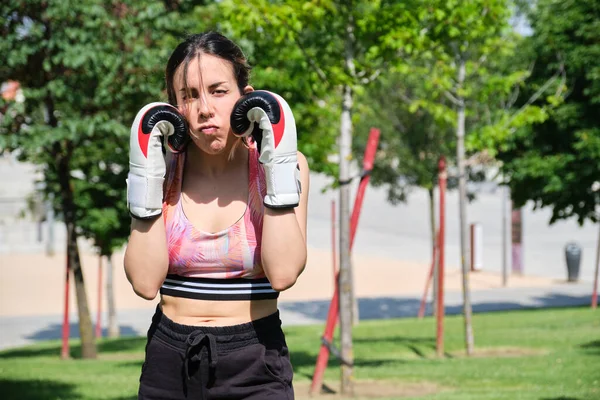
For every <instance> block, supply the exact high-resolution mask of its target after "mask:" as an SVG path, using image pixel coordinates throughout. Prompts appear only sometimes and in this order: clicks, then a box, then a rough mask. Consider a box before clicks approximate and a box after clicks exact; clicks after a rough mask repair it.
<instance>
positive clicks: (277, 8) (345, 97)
mask: <svg viewBox="0 0 600 400" xmlns="http://www.w3.org/2000/svg"><path fill="white" fill-rule="evenodd" d="M411 3H412V2H388V1H334V0H326V1H321V0H313V1H299V0H294V1H285V2H283V1H266V0H255V1H248V2H246V3H244V5H243V6H240V5H238V4H236V3H235V2H223V6H224V7H225V8H224V10H225V11H224V16H225V20H227V21H228V27H229V28H230V29H232V30H233V31H234V32H236V33H237V34H238V35H239V36H240V37H242V36H244V37H252V38H256V37H257V36H258V35H260V36H263V37H265V36H266V37H268V38H269V40H268V41H265V42H263V43H266V45H268V46H271V48H274V49H275V52H273V51H271V52H270V53H269V54H268V55H269V56H272V57H271V58H263V59H261V61H262V60H264V62H265V63H277V62H279V63H282V60H285V55H289V54H290V51H288V50H286V47H287V46H289V45H290V44H292V46H290V47H291V48H292V49H293V50H292V51H291V54H292V55H293V56H294V57H293V60H294V61H297V62H298V64H297V67H296V68H294V67H293V65H292V63H289V62H288V63H284V65H285V66H286V67H290V70H291V71H292V72H295V73H296V74H295V75H290V77H291V78H292V79H293V82H298V83H299V85H302V82H305V81H306V80H316V81H318V83H319V85H318V88H319V89H318V91H317V93H316V95H317V96H319V95H322V94H323V93H328V95H327V96H323V97H321V98H319V97H317V98H313V99H309V101H311V102H312V103H313V109H314V108H315V107H314V104H322V105H323V106H324V107H323V108H325V112H329V113H331V112H332V110H334V111H335V112H336V114H337V117H338V118H339V124H337V127H338V133H337V145H338V148H339V151H335V150H334V149H333V148H332V145H333V144H334V143H335V141H332V140H329V142H328V144H329V146H328V147H321V148H320V149H319V150H318V151H320V154H321V155H322V156H325V157H328V156H330V155H332V154H336V155H337V156H338V159H339V163H338V167H339V172H338V183H340V182H341V183H344V182H348V181H349V180H350V178H351V171H350V166H351V160H352V137H353V119H352V115H353V112H354V109H355V104H354V95H355V93H356V92H357V91H360V90H361V87H362V86H368V85H369V84H370V83H372V82H374V81H375V80H376V79H377V78H378V77H379V75H381V74H382V73H384V72H385V71H386V70H387V68H388V67H389V66H390V65H391V64H393V63H396V62H397V61H398V55H399V54H401V53H402V49H403V46H404V45H405V43H406V41H407V40H406V39H407V36H410V35H411V34H413V33H414V32H416V31H415V30H411V29H410V28H409V27H410V26H411V24H413V25H414V19H412V18H411V16H410V14H409V13H408V11H407V9H410V7H411V6H412V5H411ZM284 44H285V45H284ZM298 55H301V57H298ZM275 60H277V61H275ZM276 85H284V86H285V85H286V84H285V83H282V82H281V81H278V82H277V84H276ZM297 92H298V91H295V93H297ZM308 93H314V92H313V91H308ZM327 101H329V102H330V103H327ZM331 101H335V103H334V104H335V106H333V107H331V106H330V104H331ZM292 104H296V103H295V102H294V100H293V99H292ZM317 126H319V127H321V126H322V125H317ZM309 128H310V130H309V131H312V132H315V135H314V136H312V137H311V139H315V140H316V141H318V142H322V141H321V140H320V137H324V135H325V134H332V133H333V132H332V131H331V130H316V129H315V126H310V127H309ZM333 134H335V133H333ZM330 137H331V136H330ZM306 142H308V141H306ZM306 142H305V143H306ZM301 148H302V146H301ZM314 150H317V149H314ZM307 156H308V158H309V161H311V154H310V153H309V154H307ZM325 165H326V164H325ZM339 207H340V212H339V216H340V225H339V226H340V275H339V287H340V331H341V347H342V351H341V354H342V357H343V359H345V360H347V361H350V362H351V361H352V359H353V356H352V330H351V327H352V319H353V317H352V309H353V304H354V298H353V286H352V268H351V260H350V252H349V247H350V246H349V244H350V235H349V231H350V229H349V228H350V226H349V223H350V192H349V185H347V184H342V185H340V202H339ZM342 392H343V393H344V394H346V393H352V392H353V387H352V367H351V365H350V364H347V363H344V364H343V366H342Z"/></svg>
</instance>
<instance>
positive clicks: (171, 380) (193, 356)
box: [138, 306, 294, 400]
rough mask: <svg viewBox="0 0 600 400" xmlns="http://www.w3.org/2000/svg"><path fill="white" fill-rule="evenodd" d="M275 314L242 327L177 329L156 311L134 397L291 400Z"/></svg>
mask: <svg viewBox="0 0 600 400" xmlns="http://www.w3.org/2000/svg"><path fill="white" fill-rule="evenodd" d="M292 376H293V370H292V365H291V363H290V358H289V353H288V348H287V345H286V343H285V337H284V334H283V331H282V330H281V320H280V319H279V312H276V313H274V314H272V315H269V316H267V317H265V318H261V319H258V320H256V321H252V322H249V323H246V324H241V325H234V326H223V327H199V326H188V325H181V324H177V323H175V322H173V321H172V320H170V319H169V318H167V317H166V316H165V315H164V314H163V313H162V311H161V309H160V306H159V307H157V309H156V313H155V314H154V317H153V318H152V325H151V326H150V329H149V330H148V342H147V344H146V359H145V361H144V364H143V366H142V374H141V376H140V388H139V393H138V399H143V400H171V399H172V400H175V399H178V400H179V399H203V400H204V399H210V400H213V399H214V400H217V399H219V400H221V399H222V400H225V399H227V400H236V399H240V400H241V399H257V400H258V399H261V400H263V399H264V400H267V399H283V400H287V399H293V398H294V391H293V388H292Z"/></svg>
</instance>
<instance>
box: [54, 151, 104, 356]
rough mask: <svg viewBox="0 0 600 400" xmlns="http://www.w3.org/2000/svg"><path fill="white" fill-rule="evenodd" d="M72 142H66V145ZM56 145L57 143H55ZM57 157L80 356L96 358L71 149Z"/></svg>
mask: <svg viewBox="0 0 600 400" xmlns="http://www.w3.org/2000/svg"><path fill="white" fill-rule="evenodd" d="M69 145H71V146H72V144H70V143H67V147H68V146H69ZM57 146H58V144H57ZM66 152H67V154H66V155H65V154H64V153H63V154H62V156H60V157H59V159H58V163H57V166H58V179H59V182H60V190H61V196H62V207H63V213H64V218H65V224H66V226H67V249H68V254H67V257H69V263H70V266H71V271H72V272H73V280H74V282H75V295H76V297H77V312H78V316H79V335H80V337H81V356H82V358H96V341H95V338H94V328H93V325H92V319H91V317H90V310H89V308H88V302H87V296H86V292H85V282H84V280H83V271H82V269H81V261H80V259H79V249H78V247H77V233H76V231H75V226H76V221H75V203H74V202H73V190H72V188H71V182H70V169H69V159H70V153H71V149H69V148H67V149H66Z"/></svg>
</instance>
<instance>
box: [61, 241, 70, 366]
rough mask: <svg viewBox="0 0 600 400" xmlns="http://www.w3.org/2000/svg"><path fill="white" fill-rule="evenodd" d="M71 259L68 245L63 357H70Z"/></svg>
mask: <svg viewBox="0 0 600 400" xmlns="http://www.w3.org/2000/svg"><path fill="white" fill-rule="evenodd" d="M70 263H71V260H70V258H69V246H68V245H67V273H66V276H65V309H64V315H63V325H62V349H61V351H60V357H61V358H62V359H67V358H69V275H70V270H71V266H70Z"/></svg>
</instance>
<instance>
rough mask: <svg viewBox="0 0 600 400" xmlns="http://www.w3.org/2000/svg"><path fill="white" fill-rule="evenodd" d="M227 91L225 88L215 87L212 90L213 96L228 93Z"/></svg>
mask: <svg viewBox="0 0 600 400" xmlns="http://www.w3.org/2000/svg"><path fill="white" fill-rule="evenodd" d="M228 92H229V91H228V90H226V89H216V90H215V91H213V94H214V95H215V96H224V95H226V94H227V93H228Z"/></svg>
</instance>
